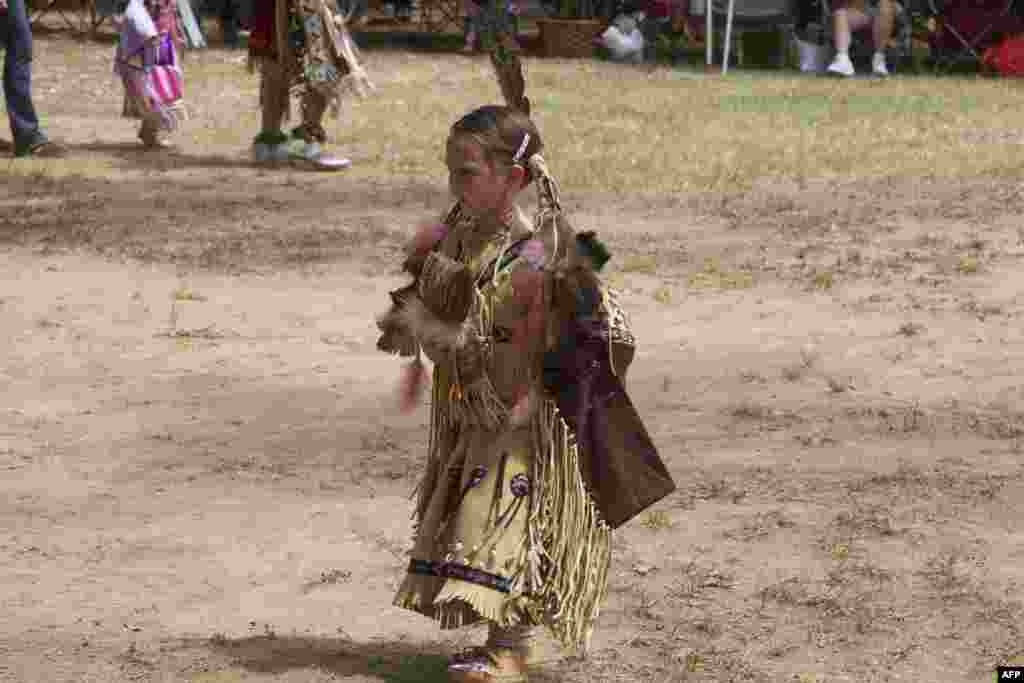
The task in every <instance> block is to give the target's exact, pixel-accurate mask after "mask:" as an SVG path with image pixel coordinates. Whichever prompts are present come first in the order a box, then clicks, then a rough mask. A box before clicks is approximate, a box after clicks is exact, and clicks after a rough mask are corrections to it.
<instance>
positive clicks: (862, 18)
mask: <svg viewBox="0 0 1024 683" xmlns="http://www.w3.org/2000/svg"><path fill="white" fill-rule="evenodd" d="M870 23H871V19H870V18H869V17H868V15H867V14H865V13H864V12H863V11H862V10H860V9H855V8H853V7H850V6H849V4H848V3H847V2H837V3H836V6H835V9H833V11H832V39H833V41H834V42H835V48H836V56H835V59H833V60H832V63H831V64H829V66H828V72H829V73H831V74H836V75H839V76H853V75H854V73H855V71H854V68H853V62H852V61H851V60H850V41H851V40H852V39H853V33H854V31H858V30H860V29H862V28H864V27H865V26H868V25H870Z"/></svg>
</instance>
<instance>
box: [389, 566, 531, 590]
mask: <svg viewBox="0 0 1024 683" xmlns="http://www.w3.org/2000/svg"><path fill="white" fill-rule="evenodd" d="M409 573H410V574H425V575H426V576H441V577H444V578H446V579H460V580H462V581H468V582H470V583H475V584H478V585H480V586H486V587H487V588H492V589H494V590H496V591H498V592H501V593H510V592H512V579H506V578H505V577H504V576H498V575H497V574H491V573H490V572H485V571H484V570H482V569H474V568H473V567H470V566H468V565H464V564H458V563H456V562H429V561H427V560H417V559H412V560H409Z"/></svg>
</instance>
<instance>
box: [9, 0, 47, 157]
mask: <svg viewBox="0 0 1024 683" xmlns="http://www.w3.org/2000/svg"><path fill="white" fill-rule="evenodd" d="M0 44H2V45H3V46H4V49H5V50H6V51H7V54H6V55H4V101H5V102H6V104H7V116H8V117H9V118H10V119H11V133H12V134H13V135H14V154H15V156H21V155H22V154H26V153H28V151H29V149H31V148H32V147H34V146H35V145H38V144H40V143H43V142H46V136H45V135H43V132H42V131H41V130H39V118H38V117H37V116H36V110H35V107H33V106H32V29H31V27H30V26H29V25H28V13H27V11H26V9H25V0H7V11H6V12H0Z"/></svg>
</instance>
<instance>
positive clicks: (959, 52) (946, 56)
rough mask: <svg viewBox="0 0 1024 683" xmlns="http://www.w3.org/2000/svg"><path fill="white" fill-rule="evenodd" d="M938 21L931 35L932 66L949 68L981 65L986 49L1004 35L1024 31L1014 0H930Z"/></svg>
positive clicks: (930, 6) (933, 14)
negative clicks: (1015, 10) (1016, 12)
mask: <svg viewBox="0 0 1024 683" xmlns="http://www.w3.org/2000/svg"><path fill="white" fill-rule="evenodd" d="M927 2H928V9H929V10H930V13H931V14H932V16H933V17H934V18H935V19H936V20H937V30H936V31H935V32H933V33H932V34H931V36H930V40H929V47H930V49H931V57H932V65H933V66H934V68H935V69H937V70H949V69H952V68H953V67H955V66H958V65H962V64H972V65H977V64H980V63H981V61H982V58H981V55H982V53H983V52H984V50H985V48H987V47H988V46H990V45H991V44H993V43H994V42H995V40H996V39H997V38H998V37H999V35H1000V34H1002V33H1004V32H1014V31H1020V30H1024V27H1022V26H1021V22H1020V19H1019V18H1018V17H1017V16H1016V15H1015V13H1014V0H927Z"/></svg>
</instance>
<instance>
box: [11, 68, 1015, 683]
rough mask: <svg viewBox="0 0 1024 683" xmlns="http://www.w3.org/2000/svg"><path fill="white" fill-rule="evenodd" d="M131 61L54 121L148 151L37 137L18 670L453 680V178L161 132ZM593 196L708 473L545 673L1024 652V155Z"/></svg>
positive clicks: (25, 182)
mask: <svg viewBox="0 0 1024 683" xmlns="http://www.w3.org/2000/svg"><path fill="white" fill-rule="evenodd" d="M40 52H41V56H40V58H39V59H40V61H41V63H42V64H44V65H45V64H47V60H48V59H49V60H52V59H53V58H52V57H49V56H47V53H46V51H45V50H41V51H40ZM41 71H45V69H42V70H41ZM40 82H41V83H42V85H40V90H39V91H40V93H41V94H40V96H39V99H40V108H41V109H44V110H46V109H50V110H52V111H57V110H58V108H59V106H60V103H61V101H62V100H61V98H62V97H67V96H68V95H67V92H65V91H64V90H61V88H60V87H58V85H56V84H52V83H48V82H47V81H46V80H45V77H44V78H41V79H40ZM96 97H97V98H99V99H102V100H103V101H104V102H105V104H104V106H103V107H102V109H103V111H105V112H106V113H105V114H103V115H102V116H100V115H97V117H96V118H92V119H90V118H87V117H79V118H75V117H73V116H71V115H67V116H57V115H55V116H53V117H51V130H52V131H53V132H55V133H57V134H58V135H59V136H60V137H62V138H63V139H64V140H66V141H67V142H68V143H69V144H70V145H71V146H72V150H73V153H74V154H77V155H85V156H89V155H92V156H93V157H96V158H105V159H108V160H109V159H110V158H115V159H116V160H118V166H117V168H118V169H119V171H118V173H117V174H114V175H112V176H110V177H106V178H96V177H90V176H88V174H84V175H82V174H80V175H72V176H68V177H53V176H52V175H48V174H46V173H39V174H35V175H18V174H7V172H6V171H4V170H3V166H0V174H5V175H4V179H3V183H2V184H0V244H2V246H0V281H2V286H0V339H2V341H0V344H2V347H3V349H4V356H3V358H4V363H3V366H2V367H0V388H2V397H0V467H2V469H3V470H4V476H3V478H2V480H0V482H2V483H0V486H2V488H3V491H2V495H0V566H2V567H3V571H0V600H2V614H3V618H2V619H0V680H3V681H11V682H18V683H37V682H39V683H42V682H43V681H46V682H50V683H59V682H69V683H70V682H75V683H84V682H92V681H154V682H156V681H190V682H193V683H200V682H202V683H215V682H218V683H226V682H235V681H253V682H255V681H261V682H271V681H273V682H275V683H279V682H280V683H284V682H285V681H288V682H298V681H303V682H306V681H308V682H319V681H349V682H352V683H355V682H357V681H360V682H366V683H369V682H371V681H391V682H394V683H412V682H414V681H431V680H433V681H439V680H443V679H442V678H439V677H437V675H436V674H437V671H438V670H443V660H442V659H441V658H442V657H443V656H444V655H446V654H447V653H449V652H451V651H452V650H454V649H456V648H458V647H461V646H464V645H466V644H470V643H472V642H475V641H476V640H477V639H479V638H480V637H481V634H480V632H479V631H472V630H471V631H469V632H462V631H459V632H443V633H442V632H440V631H438V630H437V629H436V628H435V627H434V625H433V624H432V623H431V622H429V621H427V620H425V619H422V618H420V617H416V616H413V615H409V614H406V613H403V612H401V611H400V610H397V609H395V608H392V607H391V606H390V600H391V597H392V594H393V591H394V590H395V588H396V586H397V584H398V581H399V578H400V575H401V572H402V570H403V567H404V565H405V562H406V561H407V558H406V556H405V554H404V553H405V550H406V547H407V544H408V540H409V535H410V531H411V526H410V520H409V516H410V513H411V502H410V500H409V494H410V493H411V491H412V488H413V486H414V485H415V483H416V480H417V477H418V475H419V472H420V471H421V469H422V462H423V457H424V451H425V446H426V432H425V419H426V409H425V408H424V409H421V410H420V411H419V412H417V413H416V414H414V415H411V416H401V415H399V414H397V412H396V410H395V398H394V385H395V382H396V379H397V376H398V372H399V367H400V364H399V362H398V361H397V360H395V359H393V358H391V357H387V356H384V355H382V354H379V353H377V352H376V351H375V349H374V342H375V339H376V330H375V328H374V324H373V321H374V316H375V315H376V314H377V313H379V312H381V311H382V310H383V309H384V307H385V306H386V302H387V297H386V293H387V291H388V289H389V288H393V287H394V286H396V285H397V284H399V283H401V282H402V281H403V280H402V278H400V277H398V276H397V274H396V273H395V264H396V263H397V262H398V249H399V246H400V244H401V243H402V241H403V239H404V238H405V236H406V235H407V234H408V232H409V230H410V226H412V225H414V224H415V223H416V222H418V221H420V220H421V219H422V218H423V217H424V215H426V214H428V213H429V212H434V211H436V210H437V209H439V208H440V207H441V206H442V205H443V202H444V199H445V195H444V188H443V186H442V185H441V184H440V182H437V183H434V182H432V181H430V180H423V181H421V182H414V181H404V180H403V181H393V182H384V181H380V180H370V179H360V178H356V177H351V178H348V179H339V178H338V177H336V176H333V177H328V176H322V175H316V176H311V175H303V174H301V173H293V172H279V173H275V172H267V171H264V170H258V169H254V168H251V167H250V166H249V165H248V164H247V163H245V161H244V157H243V154H244V151H245V150H241V149H237V148H230V147H224V148H215V149H212V150H211V149H195V148H192V149H190V148H188V147H187V146H186V147H185V148H184V149H179V150H178V151H176V152H167V153H158V154H156V155H151V156H148V157H146V156H143V155H142V154H141V153H140V152H138V151H137V150H135V149H134V147H133V146H132V145H133V141H132V139H131V137H132V132H131V130H130V129H128V128H126V127H125V126H124V125H123V124H122V123H121V122H120V120H119V119H116V118H114V117H113V115H112V114H111V113H110V112H112V111H114V110H115V107H114V106H113V105H112V104H111V103H114V102H116V101H117V98H118V97H119V93H117V92H115V91H114V90H110V91H109V92H104V93H99V94H97V95H96ZM98 110H99V109H98ZM103 116H105V117H106V118H103ZM108 130H109V131H114V132H112V133H111V138H112V141H111V142H102V143H97V142H96V139H97V137H102V134H103V133H104V131H108ZM4 163H5V164H6V163H7V162H6V161H5V162H4ZM154 179H162V180H165V181H167V182H166V183H165V184H164V185H163V186H162V187H161V186H158V185H157V184H156V183H154ZM567 202H568V204H569V205H570V208H572V209H573V210H574V213H573V217H574V220H575V222H576V223H577V225H579V226H581V227H587V228H590V229H595V230H597V231H599V233H600V234H601V235H602V236H603V237H604V238H605V239H606V240H607V241H608V242H609V244H610V246H611V247H612V250H613V253H614V259H615V260H614V262H613V263H614V264H615V267H614V268H613V272H612V276H611V277H612V279H613V280H615V281H616V282H617V283H618V284H620V285H621V286H622V287H623V289H624V290H625V303H626V305H627V306H628V309H629V311H630V312H631V315H632V319H633V325H634V327H635V330H636V332H637V336H638V338H639V340H640V349H639V353H638V357H637V360H636V362H635V363H634V366H633V370H632V371H631V376H630V389H631V394H632V396H633V399H634V401H635V402H636V403H637V404H638V406H639V408H640V410H641V413H642V414H643V415H644V416H645V419H646V421H647V424H648V426H649V428H650V429H651V431H652V434H653V435H654V438H655V440H656V442H657V444H658V446H659V447H660V449H661V452H662V455H663V457H664V458H665V460H666V461H667V463H668V464H669V466H670V468H671V470H672V473H673V475H674V477H675V479H676V481H677V482H678V484H679V491H678V493H676V494H675V495H673V496H672V497H670V498H669V499H667V500H665V501H663V502H662V503H660V504H659V505H658V506H656V508H655V509H654V510H653V511H652V512H651V513H649V514H646V515H644V516H643V517H642V518H640V519H638V520H635V521H634V522H632V523H631V524H629V525H628V526H627V527H625V528H624V529H623V530H621V532H619V533H618V534H617V536H616V540H615V555H614V562H613V570H612V574H611V576H612V578H611V585H610V595H609V599H608V601H607V604H606V607H605V609H604V610H603V612H602V614H601V617H600V620H599V624H598V628H597V632H596V633H595V636H594V642H593V649H592V652H591V653H590V656H589V657H588V658H586V659H579V658H572V657H569V658H563V657H561V656H560V655H559V653H558V652H557V651H556V650H555V648H554V647H553V646H552V645H551V644H550V643H546V644H545V647H544V648H542V652H541V653H540V655H539V657H538V663H537V669H536V671H537V675H536V679H537V680H539V681H548V682H549V683H551V682H554V681H565V682H579V683H583V682H591V681H594V682H597V681H647V682H649V683H667V682H669V681H757V682H760V681H768V682H775V681H799V682H801V683H812V682H813V683H825V682H829V683H831V682H836V683H838V682H850V683H869V682H875V681H878V682H881V681H937V682H943V683H946V682H948V683H962V682H968V681H970V682H974V681H990V680H992V675H993V671H994V669H995V666H996V665H997V664H1006V663H1008V662H1010V661H1012V660H1014V658H1017V657H1020V656H1024V602H1022V595H1024V593H1022V585H1024V532H1022V531H1021V524H1020V522H1021V520H1022V519H1024V442H1022V440H1021V439H1022V435H1024V402H1022V399H1024V396H1022V391H1024V390H1022V389H1021V388H1020V382H1019V380H1018V377H1019V375H1020V374H1021V372H1022V371H1024V332H1022V331H1021V325H1020V321H1021V315H1022V313H1024V298H1022V296H1024V279H1022V278H1021V277H1020V276H1019V274H1018V273H1017V268H1019V267H1020V264H1021V262H1022V257H1024V226H1022V225H1021V223H1020V215H1021V210H1022V204H1024V202H1022V195H1021V187H1020V184H1019V183H1018V182H1016V181H1014V180H1009V179H1008V180H999V179H961V180H956V181H953V180H943V181H935V180H928V179H924V178H907V179H905V180H901V181H892V180H884V181H883V180H877V181H876V180H869V179H842V178H833V179H827V180H813V179H812V180H807V181H806V182H802V183H800V184H798V183H796V182H794V183H788V182H786V181H782V180H773V181H771V182H765V183H762V184H760V185H758V186H757V187H755V188H754V189H753V191H751V192H747V193H743V194H739V193H736V194H711V193H704V194H692V195H680V196H675V197H671V198H649V197H648V198H643V197H628V196H610V195H602V196H583V195H579V194H571V193H570V195H569V197H567Z"/></svg>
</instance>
